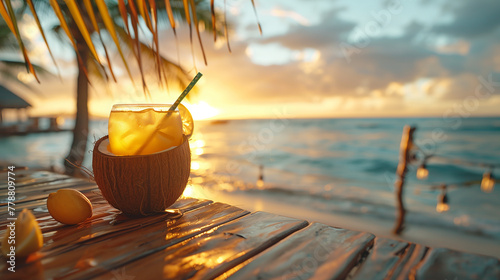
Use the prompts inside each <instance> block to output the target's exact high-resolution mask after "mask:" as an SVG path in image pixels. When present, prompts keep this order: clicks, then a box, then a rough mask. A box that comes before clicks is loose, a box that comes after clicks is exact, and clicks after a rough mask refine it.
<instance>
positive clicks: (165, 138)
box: [108, 104, 183, 156]
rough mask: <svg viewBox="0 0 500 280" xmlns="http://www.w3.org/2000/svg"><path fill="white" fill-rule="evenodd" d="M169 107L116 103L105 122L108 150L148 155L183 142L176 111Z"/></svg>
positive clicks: (163, 105) (177, 111) (179, 117)
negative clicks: (106, 125)
mask: <svg viewBox="0 0 500 280" xmlns="http://www.w3.org/2000/svg"><path fill="white" fill-rule="evenodd" d="M169 108H170V104H117V105H114V106H113V108H112V109H111V114H110V116H109V123H108V134H109V143H110V146H109V150H110V152H112V153H113V154H115V155H122V156H125V155H147V154H152V153H156V152H160V151H163V150H166V149H168V148H171V147H173V146H179V145H180V144H182V141H183V136H182V135H183V128H182V120H181V116H180V115H179V110H178V109H176V110H175V111H170V112H169V111H168V109H169Z"/></svg>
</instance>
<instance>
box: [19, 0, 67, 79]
mask: <svg viewBox="0 0 500 280" xmlns="http://www.w3.org/2000/svg"><path fill="white" fill-rule="evenodd" d="M26 2H27V3H28V6H29V7H30V10H31V14H32V15H33V18H34V19H35V22H36V25H37V26H38V30H39V31H40V34H41V35H42V38H43V41H44V42H45V45H46V46H47V50H48V51H49V54H50V58H51V59H52V62H53V63H54V65H55V66H56V69H57V73H59V67H58V66H57V63H56V59H55V58H54V55H53V54H52V51H51V50H50V47H49V43H48V42H47V38H46V37H45V32H43V28H42V25H41V24H40V20H39V19H38V14H37V13H36V10H35V6H34V5H33V1H32V0H27V1H26Z"/></svg>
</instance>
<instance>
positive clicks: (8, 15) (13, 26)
mask: <svg viewBox="0 0 500 280" xmlns="http://www.w3.org/2000/svg"><path fill="white" fill-rule="evenodd" d="M5 4H6V5H7V9H5V6H4V5H3V2H0V15H1V16H2V17H3V19H4V20H5V22H6V23H7V26H9V28H10V30H11V31H12V33H14V35H15V36H16V39H17V43H18V44H19V48H20V49H21V52H22V53H23V57H24V61H25V62H26V70H27V71H28V72H31V73H32V74H33V76H34V77H35V78H36V80H37V82H40V80H39V79H38V76H37V75H36V72H35V69H34V68H33V64H31V62H30V59H29V57H28V51H27V50H26V47H25V46H24V43H23V39H22V38H21V33H20V32H19V27H18V24H17V20H16V15H15V14H14V9H12V3H11V2H10V0H7V1H5Z"/></svg>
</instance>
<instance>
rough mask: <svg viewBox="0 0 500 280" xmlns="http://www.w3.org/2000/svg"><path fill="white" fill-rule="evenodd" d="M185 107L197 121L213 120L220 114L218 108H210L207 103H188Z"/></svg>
mask: <svg viewBox="0 0 500 280" xmlns="http://www.w3.org/2000/svg"><path fill="white" fill-rule="evenodd" d="M183 103H184V102H183ZM184 105H185V106H186V107H187V108H188V109H189V112H191V115H193V119H194V120H195V121H199V120H206V119H211V118H213V117H215V116H217V115H218V114H219V110H218V109H217V108H214V107H212V106H210V104H208V103H207V102H205V101H199V102H198V103H195V104H190V103H188V102H186V104H184Z"/></svg>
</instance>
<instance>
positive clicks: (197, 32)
mask: <svg viewBox="0 0 500 280" xmlns="http://www.w3.org/2000/svg"><path fill="white" fill-rule="evenodd" d="M190 1H191V13H192V14H193V24H194V27H195V28H196V34H197V35H198V41H200V48H201V53H202V54H203V60H204V61H205V65H207V57H206V55H205V49H204V48H203V43H202V42H201V36H200V27H199V26H198V17H197V16H196V5H195V4H194V0H190Z"/></svg>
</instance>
